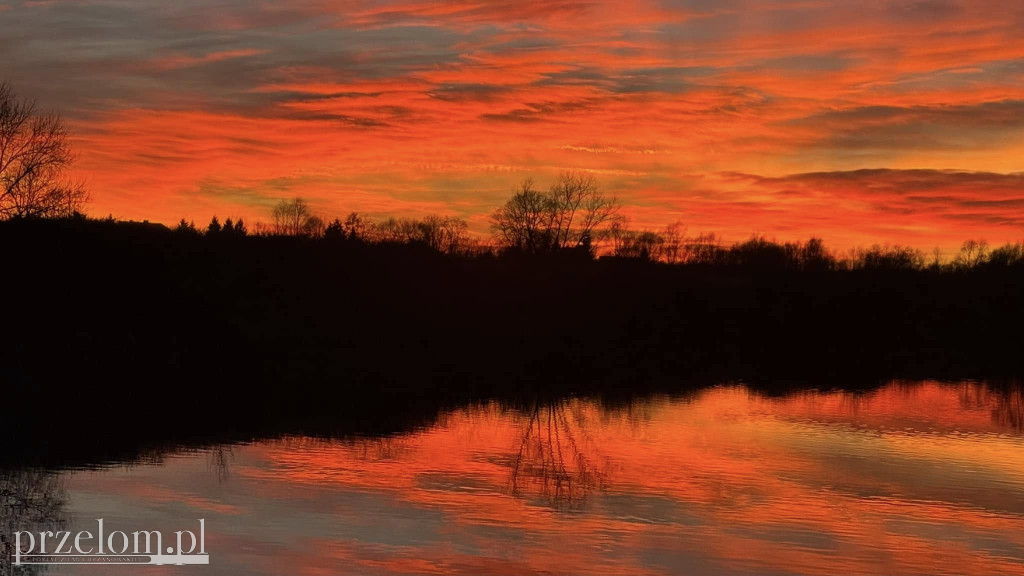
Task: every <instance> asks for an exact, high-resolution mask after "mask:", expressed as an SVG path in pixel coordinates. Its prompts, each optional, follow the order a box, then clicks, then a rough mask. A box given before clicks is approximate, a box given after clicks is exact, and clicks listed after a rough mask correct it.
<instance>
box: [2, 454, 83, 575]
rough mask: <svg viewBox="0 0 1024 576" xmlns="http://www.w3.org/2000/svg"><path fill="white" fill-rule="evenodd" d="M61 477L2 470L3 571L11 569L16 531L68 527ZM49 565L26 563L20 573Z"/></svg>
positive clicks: (65, 495) (38, 571)
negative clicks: (30, 564) (28, 564)
mask: <svg viewBox="0 0 1024 576" xmlns="http://www.w3.org/2000/svg"><path fill="white" fill-rule="evenodd" d="M66 500H67V492H66V489H65V487H64V482H63V480H62V478H61V477H60V476H59V475H57V474H54V473H50V472H45V471H39V470H3V471H0V574H10V573H11V571H12V567H11V562H12V561H13V560H12V558H11V555H12V554H14V533H15V532H18V531H22V530H28V531H32V532H37V533H38V532H39V531H41V530H47V531H53V532H56V531H58V530H64V529H66V528H67V518H66V516H65V512H64V505H65V502H66ZM45 569H46V566H24V567H21V568H19V569H18V570H19V571H18V572H17V573H18V574H39V573H42V572H43V571H44V570H45Z"/></svg>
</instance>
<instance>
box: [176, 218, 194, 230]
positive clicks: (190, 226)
mask: <svg viewBox="0 0 1024 576" xmlns="http://www.w3.org/2000/svg"><path fill="white" fill-rule="evenodd" d="M174 231H175V232H180V233H183V234H199V231H198V230H196V225H195V223H194V222H186V221H185V219H184V218H182V219H181V221H180V222H178V225H177V226H176V227H175V228H174Z"/></svg>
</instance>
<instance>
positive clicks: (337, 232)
mask: <svg viewBox="0 0 1024 576" xmlns="http://www.w3.org/2000/svg"><path fill="white" fill-rule="evenodd" d="M324 238H326V239H328V240H344V239H345V228H344V226H342V224H341V220H339V219H337V218H335V219H334V220H331V222H330V224H328V225H327V227H326V228H324Z"/></svg>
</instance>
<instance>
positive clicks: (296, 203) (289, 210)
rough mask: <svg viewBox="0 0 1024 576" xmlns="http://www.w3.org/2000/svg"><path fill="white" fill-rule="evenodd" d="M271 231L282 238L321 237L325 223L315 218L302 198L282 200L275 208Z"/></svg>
mask: <svg viewBox="0 0 1024 576" xmlns="http://www.w3.org/2000/svg"><path fill="white" fill-rule="evenodd" d="M273 218H274V222H273V225H272V228H271V230H272V231H273V233H274V234H278V235H281V236H320V235H322V234H323V229H324V221H323V220H322V219H320V217H318V216H315V215H314V214H313V212H312V210H310V208H309V205H308V204H306V201H305V200H303V199H302V198H295V199H292V200H282V201H281V202H280V203H278V205H277V206H275V207H274V212H273Z"/></svg>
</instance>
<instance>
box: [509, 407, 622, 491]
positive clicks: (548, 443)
mask: <svg viewBox="0 0 1024 576" xmlns="http://www.w3.org/2000/svg"><path fill="white" fill-rule="evenodd" d="M517 420H518V425H519V427H520V428H523V429H525V430H524V432H523V435H522V439H521V440H520V441H519V449H518V451H517V452H516V455H515V458H513V460H512V463H511V466H510V471H509V477H510V480H509V485H510V492H511V494H512V495H514V496H523V495H524V494H530V493H531V492H536V493H537V494H538V495H539V496H541V497H543V498H544V499H546V500H547V502H548V503H549V504H550V505H553V506H574V505H578V504H580V503H582V502H583V501H584V499H585V498H586V496H587V494H589V493H590V492H591V491H593V490H595V489H601V488H603V487H604V482H605V476H606V472H605V470H604V467H603V466H602V462H601V460H600V457H599V456H598V455H597V452H598V447H597V446H596V445H595V442H594V440H593V437H592V436H591V435H590V434H589V432H588V430H587V417H586V411H585V408H584V406H583V405H582V404H581V403H580V402H579V401H573V402H570V401H564V400H563V401H557V402H554V403H549V404H545V405H543V406H541V405H536V406H534V408H533V409H532V410H530V411H528V412H526V413H525V414H522V415H521V417H519V418H517ZM523 420H525V425H524V423H523Z"/></svg>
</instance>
